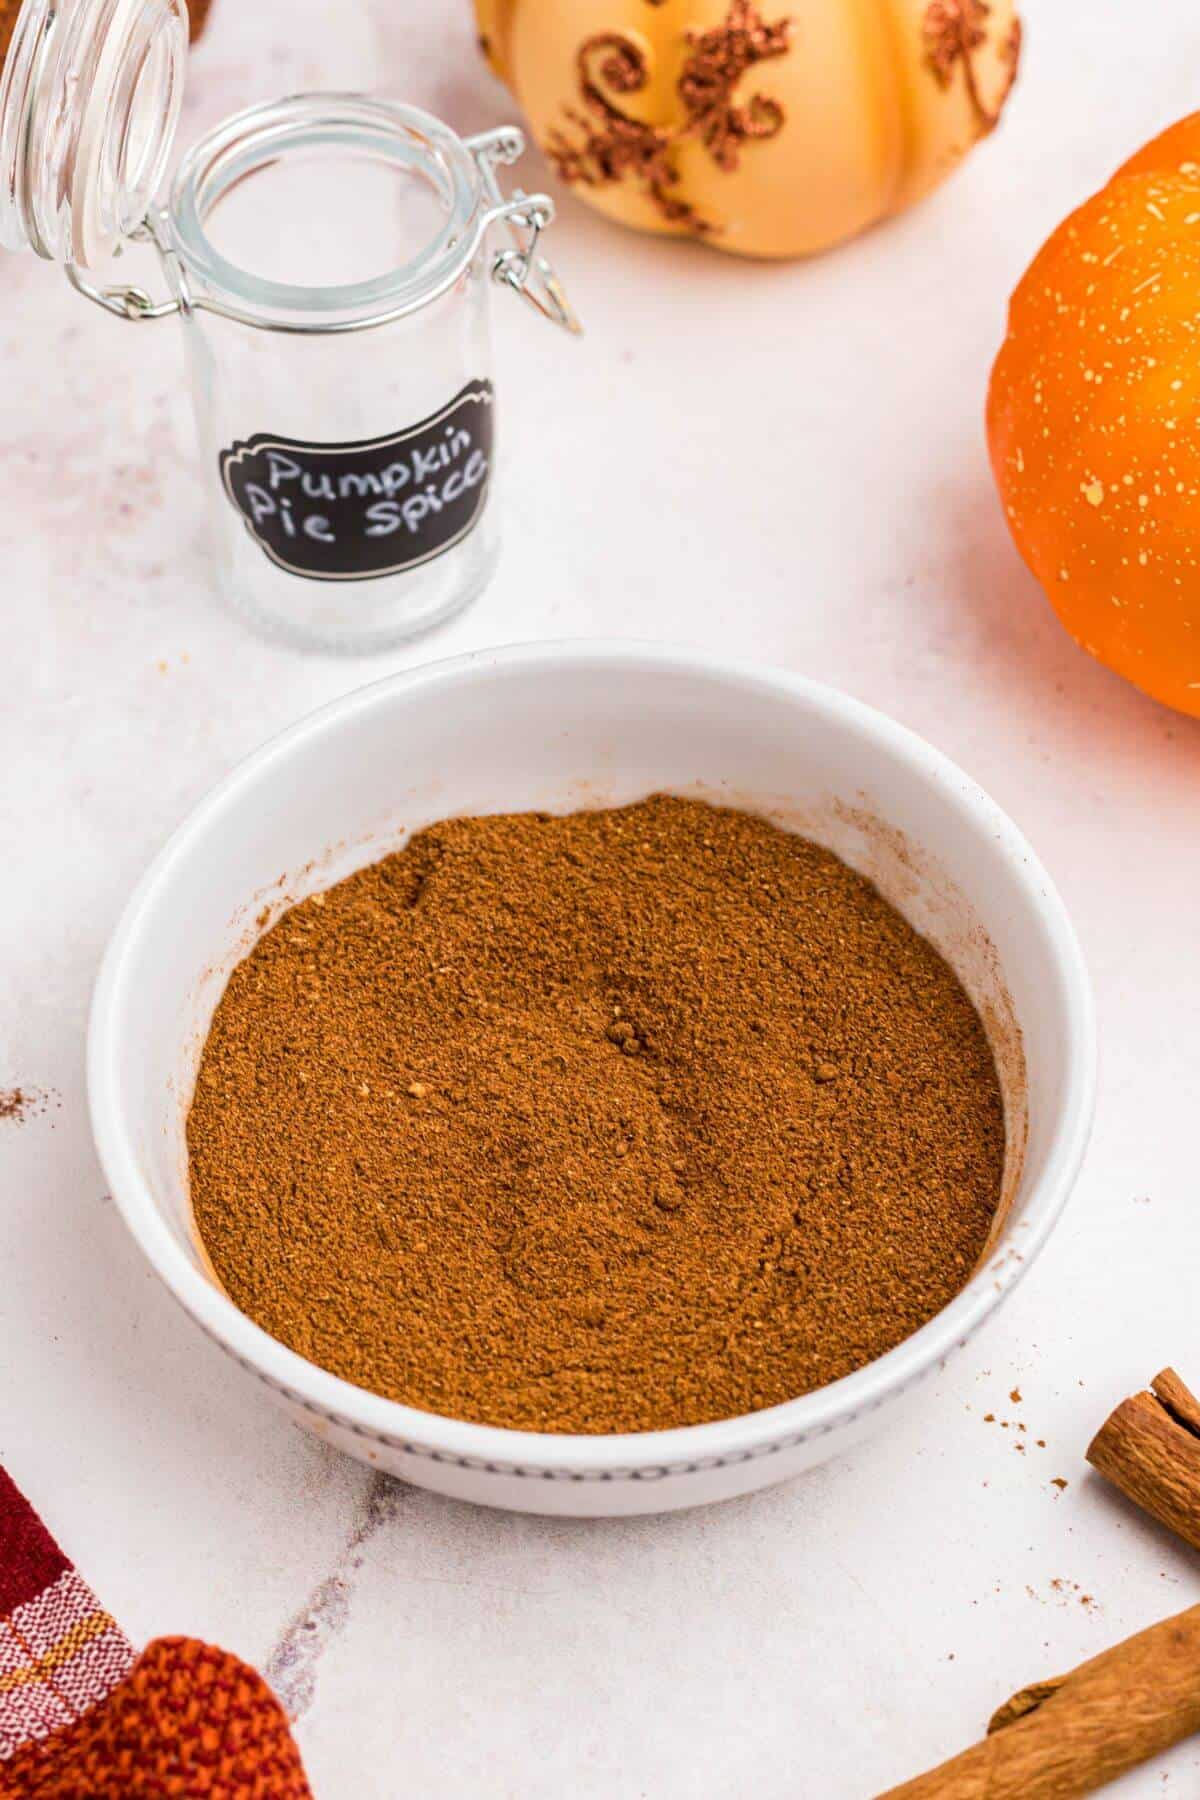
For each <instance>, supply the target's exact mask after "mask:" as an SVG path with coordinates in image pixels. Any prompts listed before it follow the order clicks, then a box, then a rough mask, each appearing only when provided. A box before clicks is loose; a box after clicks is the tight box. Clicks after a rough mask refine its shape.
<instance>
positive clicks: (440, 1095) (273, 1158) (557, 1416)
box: [188, 796, 1004, 1432]
mask: <svg viewBox="0 0 1200 1800" xmlns="http://www.w3.org/2000/svg"><path fill="white" fill-rule="evenodd" d="M188 1144H189V1151H190V1160H191V1188H192V1198H193V1203H194V1207H195V1214H196V1220H197V1223H198V1226H199V1230H200V1233H201V1236H202V1238H203V1241H204V1244H205V1246H206V1248H207V1251H208V1253H209V1256H210V1257H211V1260H212V1263H213V1265H214V1268H215V1270H216V1272H217V1274H218V1276H219V1278H220V1280H221V1281H222V1282H223V1284H224V1285H225V1287H226V1289H227V1291H228V1292H229V1294H230V1296H231V1297H232V1299H233V1300H234V1301H235V1303H236V1304H237V1305H238V1306H240V1307H241V1308H242V1309H243V1311H245V1312H246V1313H247V1314H249V1315H250V1317H252V1318H253V1319H255V1320H257V1322H258V1323H259V1324H260V1325H262V1326H263V1327H264V1328H265V1329H266V1330H267V1331H269V1332H271V1333H273V1335H274V1336H276V1337H277V1338H279V1339H281V1340H282V1341H283V1342H284V1343H286V1344H289V1345H290V1346H291V1347H292V1348H293V1349H295V1350H297V1351H299V1352H300V1353H301V1354H302V1355H304V1356H306V1357H308V1358H310V1359H311V1360H312V1361H313V1362H316V1363H318V1364H320V1365H321V1366H322V1367H324V1368H327V1369H331V1370H333V1371H335V1372H336V1373H337V1374H339V1375H342V1376H344V1377H346V1378H347V1379H348V1380H350V1381H353V1382H356V1383H358V1384H359V1385H360V1386H362V1387H365V1388H369V1389H372V1390H373V1391H375V1392H377V1393H381V1394H385V1395H389V1396H392V1397H394V1398H396V1399H400V1400H404V1401H407V1402H409V1403H410V1404H412V1405H415V1406H418V1407H423V1408H426V1409H428V1410H434V1411H437V1412H441V1413H446V1414H450V1415H453V1416H456V1417H460V1418H465V1419H472V1420H479V1421H483V1422H486V1423H490V1424H496V1425H508V1426H516V1427H524V1428H529V1429H539V1430H551V1431H581V1432H610V1431H626V1430H646V1429H653V1428H658V1427H665V1426H674V1425H684V1424H694V1423H698V1422H700V1421H703V1420H707V1419H715V1418H722V1417H727V1416H730V1415H732V1414H737V1413H742V1412H746V1411H750V1410H753V1409H755V1408H758V1407H763V1406H770V1405H774V1404H776V1403H777V1402H780V1401H783V1400H788V1399H791V1398H793V1397H794V1396H796V1395H798V1394H802V1393H805V1392H807V1391H808V1390H810V1389H812V1388H816V1387H819V1386H821V1385H823V1384H824V1383H826V1382H829V1381H832V1380H834V1379H836V1378H837V1377H838V1376H841V1375H844V1374H846V1373H848V1372H849V1371H850V1370H852V1369H855V1368H857V1367H859V1366H860V1365H861V1364H863V1363H865V1362H868V1361H869V1360H871V1359H872V1358H874V1357H876V1356H879V1355H881V1354H882V1353H883V1352H884V1351H886V1350H888V1349H890V1348H891V1347H892V1346H893V1345H895V1344H897V1343H898V1342H899V1341H900V1340H901V1339H902V1338H904V1337H907V1336H908V1335H909V1334H910V1333H911V1332H913V1331H914V1330H916V1329H917V1327H918V1326H920V1325H921V1324H923V1323H924V1322H925V1321H926V1320H927V1319H929V1318H930V1317H931V1316H932V1315H933V1314H934V1313H936V1312H937V1311H939V1309H940V1308H941V1307H943V1306H944V1305H945V1304H946V1303H947V1301H949V1300H950V1299H951V1298H952V1296H953V1295H954V1293H955V1292H956V1291H957V1290H958V1289H959V1288H960V1287H961V1286H962V1284H963V1282H964V1281H965V1280H966V1279H967V1277H968V1275H969V1274H970V1272H971V1269H972V1268H973V1266H974V1264H975V1262H976V1260H977V1258H978V1257H979V1255H980V1253H981V1251H982V1250H983V1248H984V1244H985V1241H986V1239H987V1235H988V1229H989V1226H990V1224H991V1221H992V1217H993V1214H994V1212H995V1208H996V1204H997V1200H998V1196H999V1191H1000V1181H1001V1174H1002V1166H1003V1156H1004V1127H1003V1115H1002V1106H1001V1098H1000V1091H999V1085H998V1081H997V1077H996V1071H995V1066H994V1063H993V1060H992V1056H991V1053H990V1050H989V1048H988V1044H987V1041H986V1037H985V1034H984V1031H983V1028H982V1026H981V1024H980V1021H979V1019H978V1017H977V1015H976V1013H975V1011H974V1009H973V1008H972V1006H971V1004H970V1001H969V1000H968V998H967V996H966V994H965V993H964V991H963V989H962V987H961V986H960V985H959V983H958V981H957V979H956V977H955V976H954V975H953V973H952V972H951V970H950V969H949V967H948V966H947V964H946V963H945V962H944V961H943V960H942V959H941V958H940V957H939V956H938V955H937V953H936V952H935V951H934V950H933V949H932V947H931V946H930V945H929V944H928V943H927V942H926V941H925V940H924V939H923V938H921V937H920V936H919V935H918V934H917V933H916V932H915V931H914V930H913V929H912V928H911V927H910V926H909V925H907V924H906V923H905V921H904V920H903V919H902V918H901V917H900V915H899V914H898V913H897V912H896V911H895V910H894V909H893V908H892V907H891V906H890V905H888V904H887V902H885V901H884V900H883V899H882V897H881V896H880V895H879V894H878V892H877V891H876V890H875V889H874V888H873V887H872V886H871V885H870V883H869V882H867V881H866V880H864V879H863V878H862V877H860V876H858V875H856V874H854V873H853V872H852V871H851V870H850V869H849V868H847V867H846V865H845V864H843V863H842V862H840V861H839V860H838V859H837V858H836V857H835V856H833V855H832V854H830V853H829V852H828V851H825V850H822V849H820V848H818V847H817V846H816V845H814V844H812V843H809V842H808V841H806V840H805V839H803V838H801V837H798V836H795V835H792V834H789V833H785V832H783V831H780V830H778V829H776V828H775V827H774V826H772V825H770V824H768V823H767V822H766V821H764V820H761V819H758V818H754V817H751V816H749V815H747V814H744V813H739V812H735V811H731V810H726V809H718V808H714V807H709V806H706V805H704V804H701V803H700V802H696V801H687V800H681V799H674V798H669V797H662V796H660V797H656V798H654V799H651V800H647V801H643V802H640V803H639V804H637V805H634V806H628V807H623V808H620V809H617V810H612V811H607V812H589V813H578V814H575V815H573V816H571V817H566V818H562V817H548V816H545V815H540V814H518V815H513V816H508V817H495V818H482V819H456V820H451V821H449V822H448V823H445V824H441V825H437V826H435V827H433V828H431V829H429V830H427V831H423V832H422V833H420V835H419V836H417V837H415V838H414V839H413V840H412V842H411V843H410V844H409V845H408V846H407V847H406V848H405V849H404V850H402V851H401V852H399V853H398V854H396V855H393V856H390V857H388V858H386V859H385V860H384V861H382V862H380V863H378V864H376V865H375V866H373V867H371V868H367V869H364V870H362V871H361V872H360V873H359V874H357V875H354V876H352V877H351V878H350V879H349V880H347V881H344V882H342V883H341V884H340V885H339V886H337V887H335V888H333V889H331V890H330V891H328V892H327V893H325V894H323V895H320V896H317V897H316V899H313V900H309V901H306V902H304V903H303V904H301V905H298V906H296V907H293V908H292V909H291V910H290V911H289V912H287V913H285V914H284V915H283V917H282V918H281V919H280V920H279V921H278V922H277V923H276V924H275V926H274V927H273V929H271V930H270V931H269V932H268V933H267V934H266V935H265V936H264V937H263V938H262V939H261V940H260V941H259V943H258V944H257V945H256V947H255V948H254V950H253V951H252V952H251V954H250V955H249V956H248V957H247V958H246V960H245V961H244V962H243V963H242V964H241V965H240V966H239V967H238V968H237V969H236V970H235V971H234V973H233V975H232V977H231V979H230V982H229V985H228V988H227V990H226V993H225V995H224V997H223V999H222V1001H221V1004H220V1006H219V1007H218V1009H217V1012H216V1016H215V1018H214V1020H213V1024H212V1029H211V1033H210V1036H209V1039H208V1043H207V1045H206V1047H205V1051H204V1055H203V1059H202V1064H201V1068H200V1073H199V1078H198V1082H197V1087H196V1094H195V1099H194V1102H193V1105H192V1110H191V1115H190V1118H189V1121H188Z"/></svg>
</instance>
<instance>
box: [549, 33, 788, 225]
mask: <svg viewBox="0 0 1200 1800" xmlns="http://www.w3.org/2000/svg"><path fill="white" fill-rule="evenodd" d="M790 36H791V20H790V19H779V20H777V21H776V23H775V24H773V25H768V24H767V23H766V22H765V21H764V19H763V18H762V16H761V14H760V13H759V12H758V9H757V8H756V7H755V6H754V4H753V0H733V3H732V5H731V6H730V9H729V12H728V15H727V16H726V19H725V22H724V24H723V25H718V26H715V27H714V28H713V29H712V30H711V31H704V32H692V31H689V32H688V34H687V44H688V49H689V54H688V56H687V59H686V61H685V62H684V65H683V68H682V70H681V71H680V74H679V79H678V81H677V82H676V93H677V95H678V97H679V100H680V103H681V105H682V108H683V119H682V122H681V123H680V124H678V125H674V126H668V125H650V124H648V123H646V121H644V120H642V119H634V118H631V117H630V116H629V114H628V113H626V112H624V111H622V109H621V107H620V106H619V105H618V104H617V102H616V100H615V99H614V98H613V96H614V95H625V94H634V93H637V92H639V91H640V90H641V89H642V88H644V87H645V86H646V84H647V82H648V80H649V75H650V70H649V66H648V63H647V58H646V53H645V51H644V50H643V49H642V48H641V47H640V46H639V45H638V44H636V43H634V41H633V40H632V39H631V38H628V37H625V36H623V35H622V34H621V33H619V32H601V33H597V34H596V36H594V37H590V38H587V39H585V41H584V42H583V43H582V44H581V45H580V46H579V50H578V52H577V53H576V59H575V61H576V70H577V74H578V79H579V95H580V99H581V101H582V103H583V110H580V109H579V108H574V107H573V108H568V109H566V117H567V120H568V122H569V124H570V125H571V126H573V127H574V128H575V131H576V133H577V134H578V135H569V134H568V133H567V132H566V131H562V130H555V131H553V132H552V133H551V134H550V137H549V140H548V142H547V145H546V151H547V154H548V155H549V157H550V159H551V161H552V162H553V163H554V165H555V168H556V169H557V171H558V173H559V175H560V176H561V177H562V179H563V180H564V181H566V182H568V183H571V182H574V183H579V184H581V185H583V186H586V187H604V186H608V185H611V184H612V183H614V182H621V181H627V180H632V181H633V182H635V183H636V184H637V185H638V186H640V187H641V188H642V189H643V191H644V192H645V193H646V194H647V195H648V196H649V198H650V199H651V200H652V201H653V202H654V204H655V206H656V207H657V208H658V210H659V212H660V213H661V214H662V216H663V218H664V219H666V220H668V221H669V222H670V223H671V224H673V225H678V226H681V227H682V228H683V229H685V230H688V231H691V232H694V233H695V234H696V235H698V236H699V235H703V234H705V233H707V232H712V231H715V230H717V229H719V228H718V227H716V226H715V225H713V224H712V223H711V222H709V221H707V220H705V219H704V218H702V217H701V216H700V214H699V213H698V212H697V211H696V209H695V207H693V206H692V205H691V204H690V203H689V202H688V201H686V200H684V199H682V198H681V197H680V196H679V195H678V194H677V193H675V192H673V191H672V190H673V189H674V188H675V187H676V185H677V184H678V181H679V172H678V169H677V168H676V166H675V159H674V151H675V148H676V146H677V145H678V144H680V143H681V142H683V140H685V139H687V138H695V139H698V140H699V142H700V143H702V144H703V146H704V148H705V149H706V150H707V152H708V154H709V155H710V156H711V158H712V160H713V162H714V163H715V164H716V166H717V167H718V168H719V169H723V170H726V171H731V170H734V169H736V168H737V167H738V163H739V159H740V154H741V149H742V146H743V145H744V144H746V143H750V142H753V141H755V140H758V141H761V140H763V139H766V138H772V137H775V136H776V135H777V134H778V133H779V132H780V131H781V130H782V129H783V126H784V124H785V114H784V110H783V108H782V106H780V104H779V102H778V101H777V100H772V99H770V98H768V97H767V96H766V95H764V94H753V95H751V97H750V98H749V100H747V101H746V102H745V103H739V102H738V101H736V100H735V98H734V94H735V90H736V89H737V86H738V83H739V82H740V81H741V79H742V77H743V76H744V75H745V74H746V73H747V72H748V71H749V70H750V69H752V68H753V67H754V66H755V64H757V63H760V62H764V61H766V60H767V59H769V58H771V57H776V56H783V55H784V54H785V53H786V52H787V50H788V49H789V46H790Z"/></svg>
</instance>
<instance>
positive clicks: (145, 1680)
mask: <svg viewBox="0 0 1200 1800" xmlns="http://www.w3.org/2000/svg"><path fill="white" fill-rule="evenodd" d="M0 1800H312V1791H311V1789H310V1788H309V1785H308V1782H307V1780H306V1779H305V1775H304V1769H303V1765H302V1764H301V1761H300V1753H299V1751H298V1750H297V1749H296V1746H295V1743H294V1742H293V1740H292V1735H291V1732H290V1731H289V1730H288V1723H287V1719H286V1718H285V1716H284V1712H283V1708H282V1707H281V1706H280V1704H279V1702H278V1700H276V1698H275V1696H274V1694H273V1693H272V1692H271V1690H270V1688H269V1687H268V1686H267V1684H266V1682H265V1681H264V1680H263V1678H262V1676H261V1675H259V1674H257V1673H256V1672H255V1671H254V1670H253V1669H251V1668H249V1667H247V1665H246V1664H245V1663H243V1662H239V1660H238V1658H237V1657H236V1656H231V1655H230V1654H229V1652H228V1651H226V1650H216V1649H213V1648H212V1646H211V1645H209V1644H201V1643H198V1642H197V1641H196V1639H195V1638H156V1639H155V1641H154V1642H153V1643H152V1644H151V1645H150V1646H149V1648H148V1649H147V1650H146V1651H145V1652H144V1654H143V1655H142V1656H141V1657H140V1658H139V1659H138V1662H137V1664H136V1666H135V1668H134V1670H133V1673H132V1674H131V1675H129V1676H127V1677H126V1679H125V1680H124V1681H122V1682H121V1683H120V1685H119V1686H118V1687H116V1688H114V1689H113V1692H112V1693H111V1694H110V1695H109V1696H108V1698H107V1700H102V1701H101V1702H100V1704H99V1706H96V1707H93V1709H92V1710H91V1712H89V1713H87V1714H86V1715H85V1716H84V1717H83V1718H82V1719H79V1720H77V1721H76V1723H75V1724H73V1725H69V1726H67V1727H66V1728H65V1729H64V1730H62V1731H60V1732H58V1733H57V1734H56V1735H55V1736H54V1737H52V1738H49V1739H47V1740H46V1741H45V1742H43V1743H40V1744H30V1745H27V1746H26V1748H25V1749H24V1750H21V1751H18V1753H17V1755H16V1756H14V1757H11V1758H10V1759H9V1760H8V1761H7V1762H0Z"/></svg>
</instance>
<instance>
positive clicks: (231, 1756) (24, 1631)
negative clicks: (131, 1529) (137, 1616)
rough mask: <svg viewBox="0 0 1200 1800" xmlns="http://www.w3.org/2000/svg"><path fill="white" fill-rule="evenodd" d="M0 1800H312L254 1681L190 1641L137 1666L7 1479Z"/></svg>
mask: <svg viewBox="0 0 1200 1800" xmlns="http://www.w3.org/2000/svg"><path fill="white" fill-rule="evenodd" d="M0 1800H312V1794H311V1791H310V1789H309V1785H308V1782H307V1781H306V1779H305V1776H304V1769H303V1766H302V1764H301V1762H300V1753H299V1751H298V1750H297V1749H296V1746H295V1743H294V1742H293V1740H292V1735H291V1732H290V1731H289V1730H288V1723H287V1719H286V1717H285V1715H284V1711H283V1708H282V1707H281V1706H280V1704H279V1702H278V1700H277V1699H276V1698H275V1696H274V1694H273V1693H272V1692H271V1690H270V1688H269V1687H268V1686H267V1684H266V1682H265V1681H264V1680H263V1679H262V1676H261V1675H258V1674H256V1673H255V1671H254V1670H253V1669H251V1668H249V1667H248V1666H247V1665H246V1664H245V1663H243V1662H239V1660H238V1658H237V1657H236V1656H231V1655H230V1654H229V1653H228V1651H225V1650H214V1649H213V1648H212V1647H211V1646H210V1645H208V1644H201V1643H198V1642H197V1641H196V1640H195V1639H194V1638H157V1639H156V1640H155V1641H154V1643H152V1644H151V1645H150V1646H149V1648H148V1649H147V1650H146V1651H145V1652H144V1653H143V1655H142V1656H141V1657H139V1658H138V1659H137V1661H136V1663H135V1662H134V1654H133V1649H132V1646H131V1645H130V1643H129V1640H128V1639H127V1638H126V1637H125V1635H124V1633H123V1632H122V1631H121V1630H120V1629H119V1627H118V1626H117V1625H116V1623H115V1622H114V1621H113V1620H112V1619H111V1618H110V1617H109V1615H108V1614H107V1613H106V1612H105V1611H104V1609H103V1608H102V1607H101V1605H100V1603H99V1601H98V1600H97V1599H96V1596H95V1595H94V1594H93V1593H92V1591H91V1589H90V1588H89V1587H88V1586H87V1585H86V1583H85V1582H84V1581H83V1580H82V1579H81V1578H80V1576H79V1574H78V1571H77V1570H76V1569H74V1568H73V1567H72V1565H71V1563H70V1561H69V1560H68V1558H67V1557H66V1556H65V1555H64V1554H63V1552H62V1551H61V1550H60V1549H59V1547H58V1545H57V1544H56V1543H55V1541H54V1539H53V1538H52V1537H51V1536H50V1533H49V1532H48V1531H47V1530H46V1528H45V1526H44V1525H43V1524H42V1522H41V1520H40V1519H39V1518H38V1516H37V1514H36V1513H35V1512H34V1510H33V1508H32V1507H31V1506H30V1505H29V1502H28V1501H27V1500H26V1499H25V1498H24V1496H23V1495H22V1494H21V1493H20V1492H19V1491H18V1490H17V1488H16V1487H15V1486H14V1484H13V1483H12V1481H10V1479H9V1478H8V1476H7V1475H6V1474H5V1473H4V1471H3V1469H0Z"/></svg>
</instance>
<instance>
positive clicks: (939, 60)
mask: <svg viewBox="0 0 1200 1800" xmlns="http://www.w3.org/2000/svg"><path fill="white" fill-rule="evenodd" d="M991 12H992V8H991V5H990V4H989V0H929V5H928V7H927V8H926V10H925V19H924V23H923V24H922V27H921V35H922V37H923V39H924V42H925V61H926V64H927V66H928V67H929V68H930V69H931V70H932V72H933V76H934V79H935V80H936V81H937V84H938V86H939V87H942V88H948V87H949V86H950V84H951V82H952V81H953V80H954V77H955V74H956V72H957V70H958V69H960V68H961V69H962V72H963V80H964V81H965V82H966V87H967V97H968V99H969V100H970V102H971V110H972V111H973V112H974V114H975V117H976V119H977V120H978V121H979V126H980V130H981V132H982V133H983V134H984V135H986V134H987V133H988V132H989V131H994V130H995V128H996V126H997V125H998V124H999V122H1000V114H1001V113H1002V112H1003V110H1004V103H1005V101H1006V100H1007V99H1008V96H1009V94H1010V92H1011V91H1012V85H1013V83H1014V81H1015V80H1016V79H1017V68H1018V65H1019V63H1020V60H1021V23H1020V20H1019V19H1014V20H1013V25H1012V30H1011V31H1010V32H1009V35H1008V37H1007V38H1006V40H1005V42H1004V44H1003V45H1002V46H1001V50H1000V58H1001V63H1002V65H1003V68H1004V82H1003V85H1002V87H1001V90H1000V95H999V98H998V99H997V101H996V104H995V106H994V107H989V106H988V105H987V104H986V102H985V101H984V98H983V94H982V93H981V91H980V87H979V75H978V70H977V69H976V66H975V53H976V51H978V50H982V49H983V47H984V45H985V44H986V43H987V41H988V29H987V22H988V19H989V18H990V16H991Z"/></svg>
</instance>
